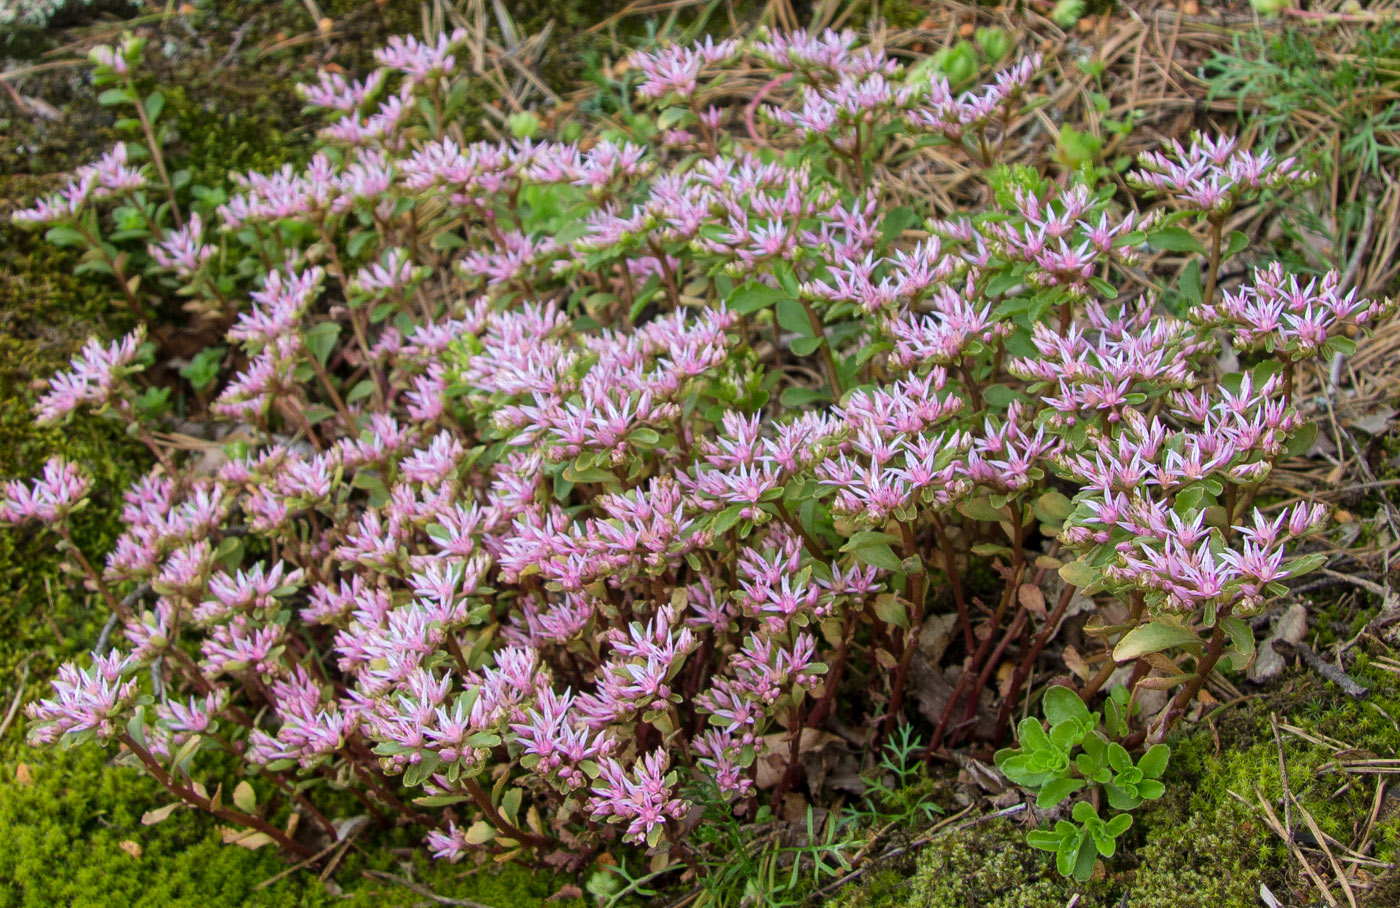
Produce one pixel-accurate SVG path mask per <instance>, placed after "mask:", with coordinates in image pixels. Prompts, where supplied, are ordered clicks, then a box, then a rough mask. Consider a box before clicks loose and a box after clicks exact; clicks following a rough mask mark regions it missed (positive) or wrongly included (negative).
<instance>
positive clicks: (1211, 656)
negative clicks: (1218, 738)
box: [1152, 605, 1230, 744]
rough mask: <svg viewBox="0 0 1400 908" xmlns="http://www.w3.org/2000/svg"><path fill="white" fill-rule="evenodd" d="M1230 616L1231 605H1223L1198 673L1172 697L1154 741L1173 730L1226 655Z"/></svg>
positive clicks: (1154, 742) (1153, 737)
mask: <svg viewBox="0 0 1400 908" xmlns="http://www.w3.org/2000/svg"><path fill="white" fill-rule="evenodd" d="M1228 617H1230V606H1229V605H1224V606H1222V607H1221V609H1220V612H1219V614H1217V615H1216V616H1215V629H1214V630H1212V631H1211V634H1210V644H1209V645H1208V646H1207V647H1206V652H1205V655H1203V656H1202V657H1201V658H1200V659H1198V660H1197V661H1196V673H1195V675H1194V676H1192V678H1191V680H1190V681H1187V682H1186V686H1185V687H1183V688H1182V689H1181V690H1180V691H1178V692H1177V695H1176V696H1175V697H1174V698H1172V702H1171V705H1170V706H1168V707H1167V711H1166V712H1165V713H1164V714H1163V715H1162V721H1161V724H1159V725H1158V726H1157V728H1156V729H1155V730H1154V731H1153V732H1152V743H1153V744H1160V743H1161V742H1162V741H1163V740H1165V739H1166V737H1167V732H1169V731H1171V728H1172V726H1173V725H1175V724H1176V720H1177V719H1180V718H1181V717H1182V715H1184V714H1185V713H1186V708H1187V707H1188V706H1190V705H1191V701H1192V700H1194V699H1196V695H1197V694H1198V693H1200V692H1201V688H1202V687H1204V686H1205V683H1206V678H1207V677H1209V675H1210V673H1211V672H1212V671H1213V670H1214V669H1215V665H1216V663H1218V662H1219V661H1220V657H1221V656H1223V655H1225V641H1226V640H1228V639H1229V637H1230V635H1229V634H1228V633H1226V632H1225V623H1224V622H1225V619H1226V618H1228Z"/></svg>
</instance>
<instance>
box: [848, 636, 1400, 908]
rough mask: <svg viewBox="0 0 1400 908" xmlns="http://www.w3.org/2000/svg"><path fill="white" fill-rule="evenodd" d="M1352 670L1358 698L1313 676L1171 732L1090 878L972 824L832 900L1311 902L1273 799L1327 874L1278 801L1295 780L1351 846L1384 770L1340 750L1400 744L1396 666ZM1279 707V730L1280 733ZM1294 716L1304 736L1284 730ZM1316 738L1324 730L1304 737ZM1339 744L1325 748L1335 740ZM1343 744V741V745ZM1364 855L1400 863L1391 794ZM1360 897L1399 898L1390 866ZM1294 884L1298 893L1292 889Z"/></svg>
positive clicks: (1021, 840)
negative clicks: (1153, 779) (1151, 788)
mask: <svg viewBox="0 0 1400 908" xmlns="http://www.w3.org/2000/svg"><path fill="white" fill-rule="evenodd" d="M1352 674H1353V676H1354V677H1355V678H1356V679H1357V680H1358V681H1359V682H1360V683H1361V684H1363V685H1365V686H1368V687H1369V688H1370V696H1369V697H1368V698H1367V699H1365V700H1353V699H1351V698H1349V697H1347V696H1345V695H1344V694H1342V693H1341V692H1340V691H1338V690H1337V689H1336V688H1335V687H1333V686H1331V685H1330V684H1328V683H1327V682H1325V681H1322V680H1320V679H1318V678H1316V677H1314V676H1312V675H1310V674H1304V673H1293V674H1290V675H1289V676H1288V678H1287V679H1286V680H1285V681H1284V682H1283V683H1281V684H1279V685H1277V686H1276V687H1274V688H1272V689H1271V690H1269V691H1268V692H1267V693H1263V694H1259V695H1256V696H1254V697H1251V698H1250V699H1248V700H1245V701H1244V702H1242V703H1239V704H1237V705H1234V706H1231V707H1228V708H1223V709H1221V710H1219V711H1218V713H1217V714H1216V715H1214V716H1213V717H1210V718H1208V719H1207V720H1206V721H1204V722H1203V723H1201V724H1199V725H1198V726H1196V727H1195V728H1192V729H1190V730H1188V731H1186V732H1184V733H1183V734H1180V735H1178V736H1177V737H1176V739H1175V740H1173V741H1172V745H1173V753H1172V759H1171V766H1170V768H1169V770H1168V779H1167V781H1168V786H1167V795H1166V796H1165V797H1164V798H1163V799H1162V800H1161V801H1160V802H1157V803H1153V804H1149V805H1146V806H1144V807H1143V808H1140V809H1139V810H1138V811H1136V812H1135V817H1136V819H1135V822H1134V826H1133V828H1132V829H1131V830H1129V832H1128V833H1127V835H1126V836H1125V839H1124V840H1123V842H1121V843H1120V846H1121V850H1120V851H1119V853H1118V855H1116V856H1115V857H1114V859H1113V860H1112V861H1111V862H1109V864H1108V866H1107V867H1104V866H1102V865H1101V866H1100V868H1099V869H1098V870H1097V871H1096V874H1095V877H1094V879H1091V880H1090V881H1089V882H1088V883H1085V884H1082V885H1080V884H1075V883H1072V882H1070V881H1067V880H1065V879H1063V878H1062V877H1060V876H1059V875H1058V874H1057V873H1056V871H1055V868H1054V865H1053V861H1052V856H1051V855H1050V854H1049V853H1047V852H1043V851H1037V850H1035V849H1033V848H1031V847H1030V846H1029V845H1027V844H1026V841H1025V833H1026V830H1025V828H1024V826H1023V825H1021V824H1018V823H1017V822H1015V821H1013V820H1009V819H1001V820H994V821H990V822H987V823H979V824H976V825H972V826H969V827H967V828H965V829H962V830H960V831H958V832H953V833H950V834H948V835H944V836H941V837H939V838H937V839H936V840H934V841H933V842H932V843H930V844H928V845H927V846H926V847H924V848H922V849H920V850H918V851H916V852H913V853H906V854H904V855H902V856H901V857H900V859H898V860H896V861H892V862H890V863H888V864H887V865H885V866H882V867H880V869H879V870H877V871H874V872H872V873H868V874H867V875H866V879H865V880H864V881H863V882H862V883H861V884H860V885H859V886H853V887H849V888H848V889H846V890H844V891H842V892H841V893H840V894H839V895H838V896H837V897H836V898H835V899H834V900H833V902H832V903H831V904H832V905H834V906H836V908H929V906H940V908H943V906H947V908H954V906H959V908H960V906H968V908H973V906H975V908H1064V906H1065V905H1066V904H1068V903H1069V902H1070V900H1071V899H1074V898H1075V897H1076V896H1077V897H1078V901H1077V902H1076V905H1077V906H1082V908H1119V906H1121V905H1122V904H1124V901H1123V900H1124V899H1125V898H1126V899H1127V902H1126V904H1128V905H1131V906H1133V908H1257V906H1258V905H1259V904H1260V899H1259V887H1260V885H1261V884H1263V885H1265V886H1267V887H1269V889H1270V891H1272V892H1274V893H1275V894H1276V895H1277V896H1278V897H1279V898H1280V899H1282V901H1283V903H1284V904H1308V903H1310V902H1309V900H1310V899H1315V898H1316V897H1317V894H1316V892H1315V890H1314V891H1311V892H1309V891H1308V884H1307V880H1306V878H1305V876H1304V873H1305V872H1304V871H1303V869H1302V868H1301V866H1299V865H1298V864H1297V863H1296V862H1295V860H1294V858H1293V857H1292V855H1291V854H1290V852H1289V850H1288V847H1287V845H1286V844H1285V843H1284V842H1283V840H1282V839H1281V838H1280V837H1279V836H1278V835H1277V834H1276V833H1275V832H1273V831H1272V830H1271V829H1270V826H1269V824H1268V823H1267V822H1266V820H1265V816H1264V812H1263V810H1262V808H1261V807H1260V797H1262V798H1263V799H1264V800H1266V801H1267V802H1268V803H1269V804H1270V806H1271V807H1272V808H1273V810H1274V812H1275V813H1276V814H1277V815H1278V817H1279V818H1280V819H1283V818H1284V817H1285V815H1286V813H1287V815H1290V816H1291V818H1292V821H1293V826H1294V834H1295V837H1296V838H1297V840H1298V842H1299V843H1300V844H1301V845H1302V846H1303V847H1304V849H1305V850H1307V852H1308V854H1309V855H1310V857H1309V860H1311V861H1312V862H1313V863H1314V867H1315V868H1317V869H1319V870H1320V871H1321V872H1322V873H1324V874H1327V873H1328V871H1327V867H1326V859H1325V858H1321V859H1320V861H1319V858H1318V857H1317V856H1316V851H1315V846H1313V845H1312V844H1311V843H1312V841H1313V840H1314V838H1313V837H1312V835H1311V833H1310V832H1309V830H1308V827H1307V825H1306V823H1305V821H1304V820H1303V819H1302V816H1301V812H1300V810H1299V808H1298V807H1291V808H1290V809H1289V810H1288V811H1287V812H1286V811H1285V809H1284V807H1283V806H1282V805H1283V801H1284V779H1283V772H1282V770H1281V769H1280V758H1279V751H1280V747H1281V748H1282V751H1283V757H1284V764H1283V765H1286V767H1287V773H1288V781H1287V787H1288V791H1289V792H1291V794H1292V796H1293V797H1294V798H1296V799H1297V801H1296V803H1297V804H1298V805H1300V806H1301V809H1302V810H1306V811H1307V812H1308V813H1309V814H1310V815H1311V816H1312V817H1313V819H1314V821H1315V822H1316V824H1317V826H1318V828H1319V830H1320V831H1321V832H1322V833H1323V834H1324V835H1325V836H1328V837H1330V838H1332V839H1335V840H1337V841H1340V842H1341V843H1343V844H1346V845H1352V844H1355V843H1357V842H1358V840H1359V839H1360V838H1361V835H1362V834H1363V833H1364V831H1365V829H1366V827H1367V824H1368V823H1369V819H1370V816H1371V810H1372V806H1373V803H1374V799H1375V796H1376V786H1377V785H1378V784H1380V783H1381V782H1382V781H1383V779H1384V778H1385V777H1383V776H1378V775H1369V776H1368V775H1348V774H1344V773H1340V772H1337V771H1335V769H1334V768H1333V765H1334V764H1335V763H1336V761H1337V759H1338V758H1339V757H1352V758H1355V757H1359V756H1372V757H1381V758H1395V757H1396V756H1400V726H1397V724H1396V721H1395V719H1394V718H1392V717H1400V677H1397V675H1396V674H1395V673H1393V672H1392V671H1390V670H1388V669H1386V668H1383V667H1381V666H1379V665H1378V664H1376V663H1374V662H1373V661H1371V660H1370V659H1368V658H1367V657H1366V656H1365V655H1363V656H1362V657H1361V658H1359V659H1358V662H1357V665H1356V666H1355V670H1354V671H1353V672H1352ZM1274 719H1277V722H1278V724H1279V726H1280V728H1281V729H1283V730H1282V731H1281V732H1280V733H1279V734H1278V735H1277V736H1276V735H1275V733H1274ZM1290 728H1296V729H1298V730H1300V731H1301V732H1303V733H1305V734H1306V736H1307V737H1304V736H1302V735H1299V734H1297V733H1294V732H1292V731H1289V730H1288V729H1290ZM1309 738H1315V739H1316V740H1315V741H1314V740H1309ZM1319 742H1335V744H1334V745H1331V746H1329V744H1328V743H1319ZM1339 748H1340V751H1339ZM1370 840H1371V841H1372V843H1373V845H1372V848H1371V850H1370V853H1369V856H1370V857H1371V858H1373V859H1374V860H1376V861H1379V862H1381V863H1382V864H1387V865H1390V866H1392V867H1394V866H1395V864H1396V861H1397V859H1400V806H1397V805H1395V804H1394V803H1393V801H1392V800H1390V799H1386V800H1384V801H1383V802H1382V809H1381V811H1380V816H1379V817H1378V819H1377V820H1376V822H1375V824H1374V825H1373V826H1371V828H1370ZM1370 882H1372V883H1374V885H1373V886H1372V887H1371V889H1370V890H1369V891H1362V892H1361V894H1360V897H1359V904H1361V905H1364V906H1373V908H1382V906H1391V905H1394V904H1396V902H1395V901H1394V900H1393V896H1394V894H1395V892H1396V891H1397V888H1396V880H1395V872H1394V871H1393V870H1392V871H1389V875H1387V874H1386V873H1379V872H1373V874H1372V879H1371V880H1370ZM1290 896H1292V897H1290Z"/></svg>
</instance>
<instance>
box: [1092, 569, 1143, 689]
mask: <svg viewBox="0 0 1400 908" xmlns="http://www.w3.org/2000/svg"><path fill="white" fill-rule="evenodd" d="M1130 601H1131V602H1132V605H1131V607H1130V608H1129V609H1128V620H1127V622H1126V623H1127V624H1128V625H1130V626H1136V625H1137V622H1138V619H1139V618H1141V617H1142V610H1143V607H1144V603H1143V598H1142V594H1141V593H1133V594H1132V599H1131V600H1130ZM1116 671H1118V663H1117V662H1114V661H1113V650H1109V651H1108V661H1107V662H1105V663H1104V666H1103V668H1101V669H1099V672H1098V674H1096V675H1095V676H1094V677H1093V679H1092V680H1091V681H1090V682H1089V683H1088V684H1087V685H1085V687H1084V689H1083V690H1081V691H1080V692H1079V698H1080V699H1081V700H1083V701H1084V702H1085V703H1088V702H1089V701H1090V700H1092V699H1093V698H1094V695H1095V694H1097V693H1098V692H1099V689H1100V688H1102V687H1103V686H1104V685H1105V684H1107V683H1108V679H1109V678H1111V677H1113V673H1114V672H1116Z"/></svg>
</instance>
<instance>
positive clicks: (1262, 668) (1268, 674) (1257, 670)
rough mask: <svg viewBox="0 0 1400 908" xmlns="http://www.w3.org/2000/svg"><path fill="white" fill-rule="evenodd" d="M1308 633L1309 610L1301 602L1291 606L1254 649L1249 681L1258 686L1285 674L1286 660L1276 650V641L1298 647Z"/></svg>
mask: <svg viewBox="0 0 1400 908" xmlns="http://www.w3.org/2000/svg"><path fill="white" fill-rule="evenodd" d="M1307 632H1308V609H1307V607H1306V606H1304V605H1303V604H1302V603H1301V602H1295V603H1293V604H1292V605H1290V606H1289V607H1288V608H1287V609H1286V610H1285V611H1284V612H1283V613H1282V614H1281V615H1279V616H1278V617H1276V618H1274V620H1273V624H1272V625H1271V626H1270V629H1269V635H1268V636H1267V637H1265V638H1264V639H1263V640H1262V641H1260V642H1259V644H1258V645H1257V646H1255V647H1254V664H1253V665H1251V666H1250V667H1249V680H1251V681H1253V682H1255V683H1256V684H1258V683H1262V682H1264V681H1268V680H1271V679H1273V678H1276V677H1278V676H1279V674H1280V673H1282V672H1283V666H1284V659H1283V656H1281V655H1279V653H1278V651H1277V650H1275V649H1274V641H1276V640H1282V641H1284V642H1285V643H1288V644H1289V645H1291V646H1297V645H1298V644H1299V643H1300V642H1302V640H1303V635H1304V634H1306V633H1307Z"/></svg>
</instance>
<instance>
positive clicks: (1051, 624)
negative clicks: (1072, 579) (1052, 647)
mask: <svg viewBox="0 0 1400 908" xmlns="http://www.w3.org/2000/svg"><path fill="white" fill-rule="evenodd" d="M1075 589H1076V587H1075V586H1074V584H1069V583H1067V584H1065V588H1064V590H1063V591H1061V593H1060V599H1059V601H1058V602H1056V603H1055V608H1054V610H1053V611H1052V612H1051V613H1050V616H1049V617H1048V618H1046V619H1045V626H1044V627H1042V628H1041V629H1040V633H1038V634H1036V635H1035V639H1034V640H1032V641H1031V645H1030V648H1029V649H1028V650H1026V654H1025V655H1024V656H1022V657H1021V662H1020V664H1019V665H1017V666H1016V672H1015V674H1013V675H1012V676H1011V686H1010V688H1008V689H1007V692H1006V697H1005V699H1003V700H1002V702H1001V709H1000V710H999V711H998V712H997V730H996V736H995V738H993V740H992V743H993V744H997V745H1000V744H1001V742H1002V739H1003V738H1004V737H1005V736H1006V728H1007V725H1008V723H1009V722H1010V720H1011V710H1012V709H1014V708H1015V706H1016V698H1017V696H1018V695H1019V694H1020V693H1021V685H1023V684H1025V683H1026V678H1028V677H1030V673H1031V669H1032V668H1033V667H1034V666H1035V660H1036V659H1038V658H1040V654H1041V651H1043V650H1044V649H1045V645H1046V644H1047V643H1049V642H1050V638H1051V636H1052V635H1053V634H1054V633H1055V630H1056V628H1058V627H1059V624H1060V619H1061V618H1063V617H1064V614H1065V610H1066V609H1068V608H1069V603H1070V600H1072V599H1073V598H1074V592H1075Z"/></svg>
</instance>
